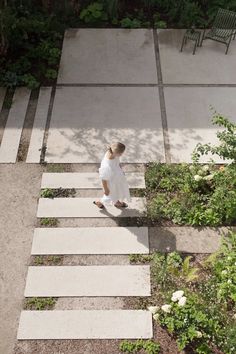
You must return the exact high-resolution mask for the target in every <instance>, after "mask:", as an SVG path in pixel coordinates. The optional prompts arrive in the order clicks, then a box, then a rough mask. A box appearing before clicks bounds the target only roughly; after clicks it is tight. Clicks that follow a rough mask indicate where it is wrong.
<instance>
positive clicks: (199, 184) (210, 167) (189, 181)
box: [146, 114, 236, 226]
mask: <svg viewBox="0 0 236 354" xmlns="http://www.w3.org/2000/svg"><path fill="white" fill-rule="evenodd" d="M213 123H214V124H218V125H219V126H220V127H224V128H225V129H224V130H223V131H220V132H218V133H217V136H218V138H219V144H218V145H217V146H211V144H204V145H202V144H198V145H197V146H196V149H195V150H194V152H193V164H185V163H182V164H160V163H151V164H149V166H148V168H147V171H146V186H147V192H146V196H147V200H148V205H147V207H148V217H149V218H150V219H151V220H154V221H164V222H165V221H171V222H172V223H174V224H179V225H207V226H219V225H235V224H236V125H235V124H234V123H231V122H229V120H228V119H226V118H224V117H223V116H221V115H218V114H214V116H213ZM208 153H212V154H213V155H212V156H214V154H215V155H218V156H220V157H222V158H223V159H231V163H229V164H225V165H217V164H215V163H214V160H213V159H212V158H211V159H210V161H209V163H208V164H200V163H199V159H200V157H201V156H202V155H205V154H206V155H207V154H208Z"/></svg>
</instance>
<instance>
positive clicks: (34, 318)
mask: <svg viewBox="0 0 236 354" xmlns="http://www.w3.org/2000/svg"><path fill="white" fill-rule="evenodd" d="M152 336H153V330H152V314H151V312H150V311H143V310H64V311H55V310H54V311H22V312H21V316H20V323H19V328H18V333H17V339H28V340H30V339H125V338H127V339H132V338H133V339H136V338H152Z"/></svg>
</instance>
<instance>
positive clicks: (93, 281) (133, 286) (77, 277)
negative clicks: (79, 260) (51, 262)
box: [25, 265, 150, 297]
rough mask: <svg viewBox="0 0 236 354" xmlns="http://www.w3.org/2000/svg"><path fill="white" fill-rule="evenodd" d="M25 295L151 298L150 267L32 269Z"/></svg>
mask: <svg viewBox="0 0 236 354" xmlns="http://www.w3.org/2000/svg"><path fill="white" fill-rule="evenodd" d="M25 296H26V297H35V296H38V297H47V296H56V297H61V296H150V266H148V265H102V266H100V265H99V266H32V267H29V268H28V274H27V279H26V287H25Z"/></svg>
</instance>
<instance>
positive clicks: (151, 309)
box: [148, 306, 159, 315]
mask: <svg viewBox="0 0 236 354" xmlns="http://www.w3.org/2000/svg"><path fill="white" fill-rule="evenodd" d="M148 310H149V311H150V312H151V313H152V314H153V315H154V314H155V313H156V312H157V311H158V310H159V307H158V306H149V307H148Z"/></svg>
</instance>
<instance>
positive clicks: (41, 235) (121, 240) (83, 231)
mask: <svg viewBox="0 0 236 354" xmlns="http://www.w3.org/2000/svg"><path fill="white" fill-rule="evenodd" d="M130 253H149V245H148V228H147V227H79V228H77V227H67V228H59V227H58V228H51V227H49V228H36V229H35V230H34V237H33V243H32V250H31V254H33V255H43V254H130Z"/></svg>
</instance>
